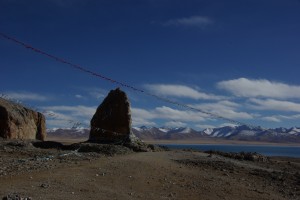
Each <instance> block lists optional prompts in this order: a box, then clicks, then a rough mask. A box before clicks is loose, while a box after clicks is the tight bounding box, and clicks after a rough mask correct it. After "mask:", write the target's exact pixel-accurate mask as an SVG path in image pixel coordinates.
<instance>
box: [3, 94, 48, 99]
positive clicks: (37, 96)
mask: <svg viewBox="0 0 300 200" xmlns="http://www.w3.org/2000/svg"><path fill="white" fill-rule="evenodd" d="M3 96H4V97H5V98H8V99H13V100H17V101H27V100H31V101H47V100H49V97H46V96H43V95H40V94H37V93H32V92H7V93H5V94H3Z"/></svg>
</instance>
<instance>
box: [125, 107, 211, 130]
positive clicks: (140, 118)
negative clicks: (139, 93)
mask: <svg viewBox="0 0 300 200" xmlns="http://www.w3.org/2000/svg"><path fill="white" fill-rule="evenodd" d="M131 113H132V121H133V124H134V125H135V126H136V125H137V124H138V125H149V124H150V125H154V124H155V123H154V121H155V120H167V121H177V122H181V123H185V122H199V121H205V120H206V119H208V118H207V117H206V116H205V114H202V113H199V112H193V111H184V110H176V109H173V108H169V107H166V106H162V107H157V108H155V109H151V110H146V109H141V108H131Z"/></svg>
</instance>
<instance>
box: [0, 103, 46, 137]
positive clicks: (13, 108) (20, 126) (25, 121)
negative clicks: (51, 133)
mask: <svg viewBox="0 0 300 200" xmlns="http://www.w3.org/2000/svg"><path fill="white" fill-rule="evenodd" d="M0 137H3V138H6V139H38V140H44V139H45V138H46V122H45V117H44V115H43V114H41V113H39V112H35V111H33V110H30V109H28V108H25V107H23V106H21V105H19V104H16V103H13V102H11V101H8V100H5V99H3V98H0Z"/></svg>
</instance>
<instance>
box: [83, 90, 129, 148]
mask: <svg viewBox="0 0 300 200" xmlns="http://www.w3.org/2000/svg"><path fill="white" fill-rule="evenodd" d="M130 134H131V112H130V103H129V100H128V98H127V95H126V93H125V92H123V91H121V90H120V89H119V88H117V89H116V90H111V91H110V92H109V94H108V96H107V97H106V98H105V99H104V101H103V102H102V103H101V105H100V106H99V107H98V108H97V111H96V113H95V114H94V116H93V118H92V120H91V131H90V136H89V141H92V142H100V143H117V142H122V141H124V140H126V139H128V138H129V136H130Z"/></svg>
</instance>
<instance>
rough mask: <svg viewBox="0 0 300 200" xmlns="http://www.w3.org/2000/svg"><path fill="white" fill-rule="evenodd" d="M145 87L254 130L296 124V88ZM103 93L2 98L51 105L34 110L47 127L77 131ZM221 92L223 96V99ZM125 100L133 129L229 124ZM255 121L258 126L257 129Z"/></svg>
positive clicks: (260, 82) (253, 84) (262, 84)
mask: <svg viewBox="0 0 300 200" xmlns="http://www.w3.org/2000/svg"><path fill="white" fill-rule="evenodd" d="M144 88H145V90H146V91H148V92H150V93H153V94H155V95H159V96H162V97H164V98H168V99H171V100H174V101H178V102H183V103H184V104H186V105H188V106H191V107H193V108H196V109H200V110H202V111H205V112H208V113H212V114H214V115H219V116H222V117H226V118H228V119H233V120H238V121H242V122H245V123H249V124H253V125H260V126H262V125H263V124H264V123H268V124H270V125H271V127H278V124H280V123H283V124H284V123H286V122H293V121H295V120H299V119H300V102H299V100H300V86H297V85H288V84H286V83H281V82H274V81H269V80H266V79H247V78H238V79H232V80H224V81H220V82H217V83H216V90H214V91H213V92H214V93H211V92H207V91H204V90H202V89H201V90H200V89H199V87H195V86H189V85H182V84H159V83H156V84H146V85H144ZM105 93H108V91H105V90H103V89H99V90H97V91H96V90H95V89H94V88H93V89H86V90H82V93H81V94H79V93H76V95H73V98H74V99H76V100H77V101H80V102H81V103H80V104H77V105H53V104H52V105H51V98H49V97H47V96H44V95H40V94H36V93H32V92H20V93H17V92H7V96H10V97H12V98H14V99H18V100H22V101H23V100H24V101H26V100H30V101H36V102H40V104H43V103H44V102H46V101H48V103H49V104H50V105H48V106H40V107H38V108H39V109H41V110H43V111H46V116H47V114H48V116H47V123H48V126H50V127H66V126H70V125H72V124H74V123H76V122H79V126H80V125H81V126H89V121H90V119H91V118H92V116H93V114H94V112H95V110H96V108H97V106H98V105H99V104H100V103H101V101H102V100H103V98H104V97H105ZM218 93H219V94H218ZM226 93H227V95H224V94H226ZM99 94H101V95H99ZM220 94H222V95H220ZM128 95H129V98H130V99H134V101H132V109H131V110H132V119H133V125H134V126H143V125H145V126H167V127H183V126H189V127H193V128H198V129H199V128H207V127H208V128H214V127H221V126H223V125H224V124H227V125H228V124H232V123H231V122H227V121H223V120H220V119H215V118H212V117H211V116H210V115H207V114H205V113H201V112H197V111H195V110H187V109H183V108H182V107H175V106H174V105H167V104H166V103H163V102H157V104H158V106H150V104H149V106H148V105H145V106H138V105H137V104H138V102H139V98H143V99H146V100H147V101H156V100H154V99H150V98H149V97H147V96H143V97H138V96H136V95H135V94H134V93H131V92H129V93H128ZM91 99H92V100H93V102H94V103H93V105H85V103H88V104H90V102H91ZM95 102H96V103H95ZM49 113H51V115H49ZM257 122H260V124H256V123H257ZM294 125H296V124H294ZM288 126H291V125H288Z"/></svg>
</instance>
